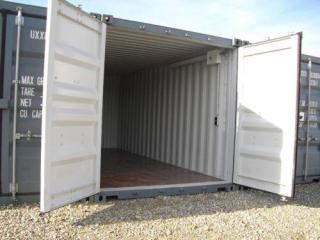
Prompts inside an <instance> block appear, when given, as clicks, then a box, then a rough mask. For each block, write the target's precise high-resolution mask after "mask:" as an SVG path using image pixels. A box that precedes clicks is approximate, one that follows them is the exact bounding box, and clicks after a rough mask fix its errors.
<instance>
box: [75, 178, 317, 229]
mask: <svg viewBox="0 0 320 240" xmlns="http://www.w3.org/2000/svg"><path fill="white" fill-rule="evenodd" d="M101 204H102V205H106V209H104V210H102V211H100V212H97V213H96V214H93V215H90V216H89V217H86V218H84V219H82V220H80V221H78V222H76V223H75V225H76V226H84V225H94V224H97V225H109V224H115V223H120V222H127V223H128V222H136V221H149V220H161V219H163V220H165V219H170V218H186V217H192V216H205V215H207V216H208V215H215V214H217V213H231V212H238V211H246V210H250V209H261V208H266V209H269V208H274V207H281V206H286V205H289V206H305V207H308V208H320V183H312V184H305V185H297V187H296V196H295V198H294V199H290V200H288V201H283V200H281V199H280V197H279V196H277V195H275V194H271V193H266V192H261V191H255V190H242V191H238V192H219V193H211V194H200V195H188V196H179V197H158V198H155V199H138V200H123V201H121V200H118V201H112V202H105V203H101Z"/></svg>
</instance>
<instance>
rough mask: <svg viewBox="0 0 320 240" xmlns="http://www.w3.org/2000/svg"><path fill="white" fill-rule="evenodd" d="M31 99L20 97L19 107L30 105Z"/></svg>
mask: <svg viewBox="0 0 320 240" xmlns="http://www.w3.org/2000/svg"><path fill="white" fill-rule="evenodd" d="M31 103H32V99H31V98H20V106H21V107H31Z"/></svg>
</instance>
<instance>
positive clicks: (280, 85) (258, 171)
mask: <svg viewBox="0 0 320 240" xmlns="http://www.w3.org/2000/svg"><path fill="white" fill-rule="evenodd" d="M300 42H301V34H300V33H298V34H295V35H291V36H286V37H283V38H279V39H274V40H268V41H265V42H260V43H256V44H252V45H248V46H244V47H241V48H239V56H238V61H239V62H238V105H237V107H238V109H237V111H238V112H237V131H236V148H235V164H234V182H235V183H237V184H240V185H244V186H248V187H252V188H256V189H260V190H265V191H268V192H273V193H277V194H280V195H283V196H287V197H292V196H293V193H294V175H295V158H296V136H297V120H298V114H297V112H298V87H299V76H300V71H299V68H300V55H301V54H300Z"/></svg>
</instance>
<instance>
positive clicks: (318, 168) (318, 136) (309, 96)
mask: <svg viewBox="0 0 320 240" xmlns="http://www.w3.org/2000/svg"><path fill="white" fill-rule="evenodd" d="M299 108H300V110H299V111H300V122H299V137H298V143H299V144H298V155H297V173H296V174H297V182H311V181H315V180H319V179H320V124H319V123H320V122H319V120H320V115H319V109H320V58H317V57H313V56H307V55H303V56H302V63H301V82H300V106H299Z"/></svg>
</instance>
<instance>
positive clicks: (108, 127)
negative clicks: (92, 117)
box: [102, 76, 120, 148]
mask: <svg viewBox="0 0 320 240" xmlns="http://www.w3.org/2000/svg"><path fill="white" fill-rule="evenodd" d="M119 84H120V77H119V76H108V77H106V79H105V82H104V98H103V123H102V129H103V132H104V133H105V134H102V147H103V148H117V147H118V122H119V119H118V118H119Z"/></svg>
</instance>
